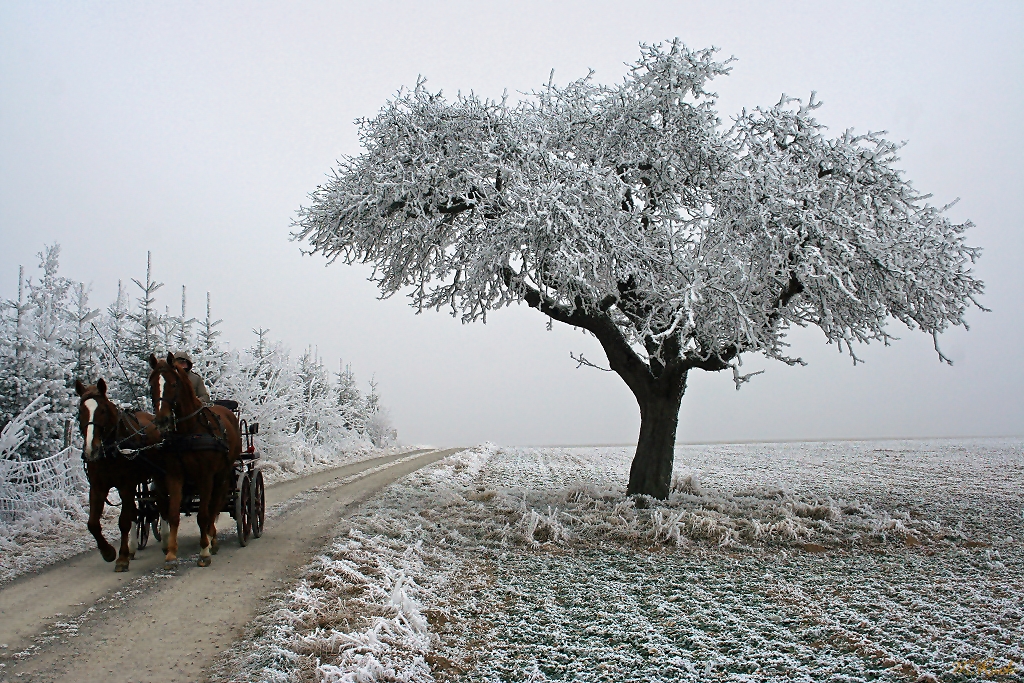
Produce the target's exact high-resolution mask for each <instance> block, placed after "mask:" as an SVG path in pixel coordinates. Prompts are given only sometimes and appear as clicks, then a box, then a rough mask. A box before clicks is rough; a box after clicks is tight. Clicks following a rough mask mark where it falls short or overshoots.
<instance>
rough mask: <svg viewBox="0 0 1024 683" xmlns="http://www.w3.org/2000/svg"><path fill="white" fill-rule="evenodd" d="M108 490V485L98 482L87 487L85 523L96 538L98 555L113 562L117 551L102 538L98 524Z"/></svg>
mask: <svg viewBox="0 0 1024 683" xmlns="http://www.w3.org/2000/svg"><path fill="white" fill-rule="evenodd" d="M109 492H110V487H109V486H107V487H106V488H104V487H103V486H101V485H99V484H95V485H93V486H91V487H90V488H89V521H88V523H87V524H86V526H87V527H88V528H89V532H90V533H91V534H92V536H93V538H95V539H96V547H97V548H99V549H100V555H102V556H103V560H104V561H105V562H113V561H114V558H116V557H117V551H116V550H114V546H112V545H110V544H109V543H107V539H105V538H103V527H102V526H101V525H100V518H101V517H102V516H103V506H104V505H105V504H106V502H107V493H109Z"/></svg>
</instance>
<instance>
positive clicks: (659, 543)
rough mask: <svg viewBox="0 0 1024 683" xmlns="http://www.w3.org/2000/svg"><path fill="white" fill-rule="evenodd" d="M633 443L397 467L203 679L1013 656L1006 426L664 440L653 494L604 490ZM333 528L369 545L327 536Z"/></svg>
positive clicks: (878, 676)
mask: <svg viewBox="0 0 1024 683" xmlns="http://www.w3.org/2000/svg"><path fill="white" fill-rule="evenodd" d="M631 455H632V454H631V452H630V451H629V450H628V449H613V448H587V449H582V448H581V449H525V448H523V449H512V448H500V447H497V446H495V445H493V444H485V445H484V446H481V447H478V448H475V449H472V450H470V451H464V452H462V453H460V454H458V455H456V456H454V457H451V458H449V459H446V460H445V461H442V462H440V463H437V464H435V465H433V466H431V467H428V468H425V469H423V470H420V471H418V472H416V473H413V474H411V475H409V476H407V477H405V478H403V479H402V480H400V481H398V482H396V483H395V484H393V485H391V486H389V487H387V488H386V489H384V490H383V491H382V492H381V493H380V494H378V495H377V496H375V497H374V498H372V499H371V500H369V501H368V502H367V503H366V504H365V505H364V506H363V507H362V509H361V510H360V512H359V513H358V514H357V515H355V516H353V517H352V518H351V519H350V520H349V522H348V523H349V524H350V525H351V529H352V531H350V532H349V535H348V536H346V537H345V539H342V540H341V541H339V542H338V543H337V544H335V546H334V547H333V548H332V550H331V551H330V553H328V555H329V556H330V558H332V562H333V563H334V564H333V565H332V566H333V567H334V568H333V569H332V570H331V572H332V576H336V577H339V578H337V579H335V580H332V581H330V582H325V581H319V583H317V580H315V579H314V578H313V577H316V576H321V575H323V574H324V571H323V569H322V567H323V562H321V561H320V560H318V561H317V562H314V563H313V564H312V565H311V566H310V568H308V569H307V571H306V574H305V575H304V577H303V579H302V581H305V582H308V583H310V585H322V587H323V588H322V591H323V592H322V593H314V592H311V591H310V590H309V589H305V588H304V589H303V590H297V589H293V590H292V591H291V592H289V593H288V594H286V595H283V596H281V597H280V598H279V601H278V602H277V603H276V605H275V607H274V608H273V610H271V612H269V613H268V614H267V615H265V616H264V617H263V618H262V620H261V621H260V622H259V623H260V624H261V625H260V626H259V628H258V629H256V631H254V632H253V633H252V634H251V637H250V639H249V640H247V641H244V642H243V643H241V644H240V645H238V646H236V648H235V649H234V650H233V652H234V654H233V655H232V657H234V659H232V660H230V661H229V662H228V663H227V664H226V665H225V667H226V668H224V669H223V672H224V673H223V677H224V678H232V677H233V679H234V680H281V681H285V680H287V681H319V680H332V681H333V680H338V681H341V680H344V681H350V680H351V681H355V680H367V681H369V680H410V681H411V680H415V681H419V680H423V681H427V680H434V681H481V682H483V681H488V682H489V681H510V682H511V681H515V682H517V683H518V682H520V681H545V680H575V681H641V680H643V681H703V680H728V681H748V680H802V681H814V680H837V681H869V680H882V681H898V680H921V681H926V680H940V679H941V680H946V679H947V678H948V677H949V676H950V675H952V672H953V670H954V669H955V668H956V667H957V666H962V665H963V663H964V662H970V661H988V660H989V659H991V660H992V661H993V662H994V665H997V666H1003V665H1006V664H1008V663H1016V666H1017V667H1018V671H1019V670H1020V669H1019V667H1020V666H1022V663H1024V649H1022V647H1024V646H1022V645H1021V642H1022V635H1024V612H1022V611H1021V609H1020V605H1021V604H1022V603H1024V588H1022V587H1021V586H1022V585H1024V583H1022V577H1024V552H1022V549H1021V544H1020V541H1019V540H1018V539H1020V538H1022V537H1024V536H1022V534H1024V519H1022V515H1021V510H1022V507H1024V494H1022V493H1021V491H1022V490H1024V481H1022V476H1024V441H1022V440H1020V439H1016V440H997V439H987V440H936V441H914V442H910V441H899V442H850V443H821V444H746V445H742V446H736V445H719V446H701V447H696V446H683V447H679V448H677V452H676V463H677V468H678V470H679V472H680V474H679V475H677V477H676V478H675V479H674V481H673V485H672V491H671V495H670V497H669V499H668V500H666V501H656V500H653V499H650V498H643V497H638V498H627V497H626V496H625V494H624V490H623V488H622V483H624V482H625V481H626V475H627V473H628V467H629V461H630V457H631ZM353 534H357V535H353ZM353 539H356V540H357V541H358V542H359V543H360V544H361V547H366V548H370V547H372V548H373V549H374V550H373V552H372V553H369V554H365V553H364V554H359V553H356V552H354V551H348V550H344V549H340V548H343V547H347V546H344V544H346V543H352V542H353ZM339 544H341V545H339ZM340 560H345V561H346V562H347V564H345V563H342V562H340ZM302 581H300V583H299V584H297V585H298V586H303V585H304V584H303V583H302ZM404 581H409V582H410V583H409V584H408V585H410V586H415V588H412V589H411V591H410V592H408V593H407V594H406V595H402V594H397V595H396V593H395V589H394V586H395V585H404V584H403V583H402V582H404ZM400 605H404V607H399V606H400ZM339 606H341V607H339ZM332 610H334V611H335V612H337V611H338V610H341V612H340V613H341V614H344V615H346V616H345V618H344V619H342V618H340V617H339V616H337V614H336V613H335V612H332ZM402 610H404V611H402ZM399 611H402V613H403V614H406V615H407V616H406V617H404V619H405V621H403V620H402V619H399V618H398V614H399ZM296 614H298V615H307V616H301V618H296V617H294V616H292V615H296ZM318 614H324V615H328V616H326V617H325V618H324V619H325V620H324V621H320V620H319V617H316V616H314V615H318ZM331 614H335V615H334V616H330V615H331ZM416 615H419V616H420V617H423V619H425V621H419V620H417V616H416ZM375 620H384V621H385V622H387V623H388V624H401V629H406V630H404V631H403V630H401V629H399V627H398V626H394V627H393V628H395V629H397V630H394V631H391V630H389V629H390V628H392V627H391V626H389V627H388V628H384V627H381V630H380V632H381V633H383V634H384V636H383V637H380V636H376V635H373V634H375V633H376V632H375V631H372V629H373V628H374V624H378V623H381V622H378V621H375ZM420 629H425V630H420ZM371 635H372V636H373V637H371ZM388 638H390V640H388ZM246 657H248V658H249V659H246ZM958 663H959V664H958ZM239 670H242V671H244V672H247V673H245V674H244V675H242V676H239V674H238V673H237V671H239ZM246 676H248V677H246ZM328 676H333V677H334V678H328ZM953 679H954V680H955V679H956V676H953Z"/></svg>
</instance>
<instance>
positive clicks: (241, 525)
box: [135, 400, 266, 548]
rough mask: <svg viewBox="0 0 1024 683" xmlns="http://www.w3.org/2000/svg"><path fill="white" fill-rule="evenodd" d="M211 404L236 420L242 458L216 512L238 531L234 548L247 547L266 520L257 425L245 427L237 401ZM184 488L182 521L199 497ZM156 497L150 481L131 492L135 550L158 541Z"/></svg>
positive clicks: (195, 507) (259, 534)
mask: <svg viewBox="0 0 1024 683" xmlns="http://www.w3.org/2000/svg"><path fill="white" fill-rule="evenodd" d="M214 403H215V404H216V405H220V406H224V407H225V408H228V409H229V410H231V411H232V412H234V413H235V415H236V416H237V417H238V426H239V433H240V436H241V437H242V455H241V457H240V458H239V459H238V460H236V461H235V463H234V467H233V470H232V474H231V482H232V485H231V488H230V489H229V495H228V498H227V502H226V503H225V504H224V507H223V509H221V510H218V511H217V512H227V513H229V514H230V515H231V517H232V518H234V520H235V526H236V528H237V529H238V544H239V545H241V546H242V547H245V546H246V545H248V544H249V539H250V537H252V538H259V537H260V536H262V535H263V522H264V520H265V518H266V495H265V487H264V483H263V472H262V469H261V467H260V453H259V450H258V449H257V448H256V441H255V436H256V435H257V434H258V433H259V424H257V423H255V422H253V423H249V422H248V421H247V420H245V419H244V418H242V417H241V415H240V414H239V409H238V402H237V401H227V400H222V401H214ZM188 484H189V482H186V487H185V489H184V491H183V495H182V499H181V513H182V514H183V515H185V516H186V517H188V516H191V515H192V514H194V513H196V512H198V511H199V493H198V492H197V491H196V490H195V487H194V486H189V485H188ZM156 496H157V492H156V484H155V482H154V481H153V479H149V480H148V481H144V482H142V483H140V484H138V486H137V487H136V489H135V504H136V507H137V509H138V517H137V519H136V533H137V534H138V536H137V539H136V540H137V543H138V547H139V548H145V547H146V544H147V543H148V542H149V536H150V534H151V533H152V535H153V536H154V537H155V538H156V540H157V541H159V540H161V538H160V511H159V508H158V506H157V501H156Z"/></svg>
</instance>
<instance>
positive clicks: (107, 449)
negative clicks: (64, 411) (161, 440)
mask: <svg viewBox="0 0 1024 683" xmlns="http://www.w3.org/2000/svg"><path fill="white" fill-rule="evenodd" d="M101 398H103V400H106V402H107V403H109V404H110V408H111V409H113V411H114V414H115V415H116V417H115V419H114V422H113V425H109V426H107V428H106V429H101V426H102V425H100V424H99V423H97V422H96V416H97V414H98V413H99V406H100V403H99V401H100V399H101ZM89 399H92V400H94V401H96V408H97V409H96V410H93V411H92V415H91V417H90V419H89V421H88V422H86V423H85V426H86V434H88V427H90V426H91V427H92V428H93V429H94V430H95V433H96V435H97V436H98V437H99V442H100V448H99V455H98V456H96V457H94V458H92V459H91V460H86V457H85V448H83V449H82V460H85V461H86V462H94V461H96V460H100V459H102V458H104V457H107V456H109V455H111V454H113V455H115V456H116V455H121V456H124V457H126V458H129V459H131V458H134V457H135V456H136V455H137V454H138V453H140V452H142V451H145V450H149V449H150V448H154V447H156V446H158V445H159V444H154V445H150V446H145V445H143V446H140V447H139V448H122V446H124V445H125V444H127V443H128V442H130V441H131V440H132V439H134V438H135V437H138V436H144V435H145V429H143V427H142V425H141V424H140V423H139V422H138V420H135V421H134V422H135V424H132V420H131V418H129V416H128V414H127V413H126V412H124V411H123V410H121V409H120V408H119V407H117V406H116V405H115V404H114V403H112V402H111V401H110V400H109V399H106V398H105V397H100V396H93V395H90V396H83V397H82V402H83V403H84V402H85V401H87V400H89ZM121 425H124V426H125V428H126V429H127V430H128V435H127V436H125V437H124V438H123V439H118V438H117V430H118V428H119V427H120V426H121ZM104 431H109V434H107V435H106V436H104V435H103V432H104Z"/></svg>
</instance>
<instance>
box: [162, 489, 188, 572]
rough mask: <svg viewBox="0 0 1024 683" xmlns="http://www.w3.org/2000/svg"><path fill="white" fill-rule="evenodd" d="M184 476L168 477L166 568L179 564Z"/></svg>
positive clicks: (172, 567)
mask: <svg viewBox="0 0 1024 683" xmlns="http://www.w3.org/2000/svg"><path fill="white" fill-rule="evenodd" d="M184 483H185V482H184V478H183V476H179V475H168V477H167V498H168V500H167V523H168V527H167V534H166V535H165V536H164V538H165V539H167V551H166V552H167V554H166V555H165V556H164V569H174V568H176V567H177V566H178V523H179V522H180V521H181V489H182V486H184Z"/></svg>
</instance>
